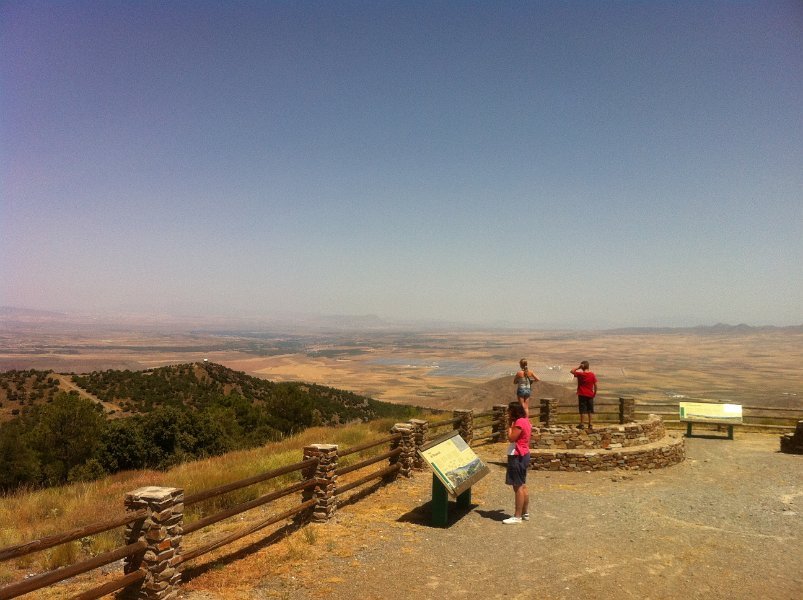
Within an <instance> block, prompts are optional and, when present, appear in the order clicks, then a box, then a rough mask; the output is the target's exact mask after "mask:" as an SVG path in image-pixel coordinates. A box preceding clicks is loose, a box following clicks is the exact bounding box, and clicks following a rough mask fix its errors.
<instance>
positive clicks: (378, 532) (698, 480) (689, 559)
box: [181, 433, 803, 600]
mask: <svg viewBox="0 0 803 600" xmlns="http://www.w3.org/2000/svg"><path fill="white" fill-rule="evenodd" d="M778 440H779V438H778V436H777V435H766V434H755V433H740V434H739V435H738V436H737V439H736V440H733V441H730V440H724V439H709V438H705V437H700V438H697V437H695V438H689V439H687V440H686V460H685V461H684V462H682V463H679V464H676V465H673V466H670V467H667V468H664V469H655V470H652V471H649V470H648V471H624V470H621V471H619V470H617V471H593V472H550V471H530V472H529V473H528V487H529V489H530V514H531V520H530V521H529V522H525V523H521V524H519V525H512V526H511V525H503V524H502V522H501V521H502V519H504V518H505V517H507V516H509V515H510V514H511V509H512V505H513V493H512V491H511V488H510V487H508V486H506V485H504V463H503V461H504V459H505V456H504V445H503V444H494V445H488V446H479V447H478V448H477V449H476V451H477V453H478V454H479V455H480V457H481V458H482V459H483V460H485V461H486V462H487V463H488V466H489V467H490V469H491V472H490V474H489V475H488V476H486V477H485V478H484V479H482V480H481V481H480V482H478V483H477V484H476V485H475V486H474V488H473V490H472V503H473V505H472V508H471V510H469V511H468V512H465V511H463V512H460V511H458V510H456V509H454V508H452V509H451V510H450V513H449V526H448V527H446V528H437V527H433V526H432V525H431V519H430V505H429V499H430V484H431V476H430V473H429V472H427V471H419V472H416V473H415V474H414V476H413V477H412V478H411V479H401V480H399V481H397V482H396V483H394V484H392V485H389V486H386V487H383V488H381V489H379V490H378V491H376V492H374V493H373V494H372V495H371V496H370V497H366V498H364V499H363V500H362V501H360V502H358V503H355V504H351V505H348V506H343V507H341V508H339V509H338V511H337V513H336V516H335V518H334V519H333V520H332V521H331V522H329V523H326V524H321V525H312V526H310V528H311V529H310V531H309V532H307V533H305V532H304V530H302V531H299V532H297V533H294V534H293V535H292V536H291V537H290V538H288V540H286V541H284V542H281V543H280V544H277V545H274V546H267V547H264V548H261V549H259V550H257V551H256V552H254V553H251V554H248V555H243V556H240V557H237V559H236V560H232V561H227V564H226V565H225V566H223V567H222V568H213V569H208V570H205V571H203V572H199V573H197V574H196V575H195V576H194V577H193V578H191V580H189V581H188V582H187V583H186V585H185V586H183V591H182V594H181V596H182V597H184V598H188V599H190V600H214V599H219V598H220V599H222V598H225V599H227V600H228V599H230V598H288V599H298V600H303V599H313V598H324V597H326V598H335V599H338V598H342V599H353V598H360V599H361V600H371V599H382V600H388V599H390V600H397V599H398V600H402V599H407V598H413V597H415V598H449V599H452V598H478V599H479V598H506V599H509V598H549V599H561V598H566V599H569V598H572V599H574V598H578V599H579V598H584V599H585V598H604V599H611V598H633V599H639V600H647V599H662V598H666V599H668V598H705V599H718V598H722V599H725V598H727V599H738V598H745V599H747V598H761V599H766V600H773V599H777V600H791V599H793V598H799V597H803V462H802V461H803V456H800V455H791V454H782V453H780V452H779V441H778ZM288 544H289V548H290V550H288V549H287V548H284V549H282V546H283V545H288ZM293 548H294V549H295V550H292V549H293ZM289 552H294V555H293V556H291V557H290V558H288V556H289V554H288V553H289ZM276 557H282V560H285V561H289V562H286V563H285V564H284V567H283V568H273V567H268V568H266V567H265V565H271V564H273V563H274V562H275V561H276V560H277V558H276ZM246 574H247V575H246Z"/></svg>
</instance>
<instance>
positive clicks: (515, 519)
mask: <svg viewBox="0 0 803 600" xmlns="http://www.w3.org/2000/svg"><path fill="white" fill-rule="evenodd" d="M502 523H504V524H505V525H517V524H519V523H521V517H508V518H507V519H505V520H503V521H502Z"/></svg>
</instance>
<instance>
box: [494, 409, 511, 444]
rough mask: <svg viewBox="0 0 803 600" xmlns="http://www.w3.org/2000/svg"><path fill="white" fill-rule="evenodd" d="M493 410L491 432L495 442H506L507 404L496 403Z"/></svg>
mask: <svg viewBox="0 0 803 600" xmlns="http://www.w3.org/2000/svg"><path fill="white" fill-rule="evenodd" d="M492 410H493V424H492V425H491V433H492V434H493V436H494V441H495V442H504V441H506V440H507V428H508V422H507V420H508V416H507V404H494V405H493V407H492Z"/></svg>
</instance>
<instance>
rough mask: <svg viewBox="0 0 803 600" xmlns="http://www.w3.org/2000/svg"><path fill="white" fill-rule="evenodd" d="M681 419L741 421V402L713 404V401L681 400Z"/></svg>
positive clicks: (724, 421)
mask: <svg viewBox="0 0 803 600" xmlns="http://www.w3.org/2000/svg"><path fill="white" fill-rule="evenodd" d="M679 409H680V420H681V421H697V422H699V423H726V424H727V423H741V422H742V405H741V404H713V403H711V402H680V403H679Z"/></svg>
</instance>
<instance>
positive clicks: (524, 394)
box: [516, 388, 532, 398]
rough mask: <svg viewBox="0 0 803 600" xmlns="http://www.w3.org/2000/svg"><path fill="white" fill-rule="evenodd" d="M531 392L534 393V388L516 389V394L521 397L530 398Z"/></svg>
mask: <svg viewBox="0 0 803 600" xmlns="http://www.w3.org/2000/svg"><path fill="white" fill-rule="evenodd" d="M530 394H532V390H530V389H526V390H524V389H521V388H519V389H518V390H516V395H517V396H518V397H519V398H529V397H530Z"/></svg>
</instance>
